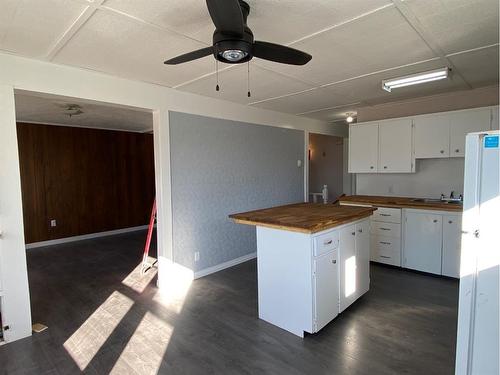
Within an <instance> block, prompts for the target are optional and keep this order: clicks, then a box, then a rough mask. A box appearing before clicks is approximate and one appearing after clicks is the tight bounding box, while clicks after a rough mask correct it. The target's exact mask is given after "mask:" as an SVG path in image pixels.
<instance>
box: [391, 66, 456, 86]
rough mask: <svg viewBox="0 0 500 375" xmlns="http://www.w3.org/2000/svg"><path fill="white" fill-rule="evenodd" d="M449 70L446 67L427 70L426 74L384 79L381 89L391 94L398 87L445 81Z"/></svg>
mask: <svg viewBox="0 0 500 375" xmlns="http://www.w3.org/2000/svg"><path fill="white" fill-rule="evenodd" d="M449 72H450V69H449V68H448V67H444V68H440V69H436V70H429V71H427V72H422V73H417V74H411V75H408V76H404V77H398V78H391V79H384V80H383V81H382V88H383V89H384V90H385V91H388V92H391V91H392V89H397V88H399V87H405V86H412V85H418V84H420V83H426V82H432V81H438V80H440V79H446V78H448V76H449Z"/></svg>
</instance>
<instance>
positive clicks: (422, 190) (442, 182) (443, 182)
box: [356, 158, 464, 198]
mask: <svg viewBox="0 0 500 375" xmlns="http://www.w3.org/2000/svg"><path fill="white" fill-rule="evenodd" d="M463 185H464V158H449V159H421V160H418V159H417V162H416V173H386V174H384V173H379V174H358V175H357V176H356V193H357V194H361V195H383V196H399V197H420V198H439V196H440V195H441V193H443V194H445V195H448V194H449V193H450V191H451V190H454V191H455V193H456V194H457V196H458V194H462V193H463Z"/></svg>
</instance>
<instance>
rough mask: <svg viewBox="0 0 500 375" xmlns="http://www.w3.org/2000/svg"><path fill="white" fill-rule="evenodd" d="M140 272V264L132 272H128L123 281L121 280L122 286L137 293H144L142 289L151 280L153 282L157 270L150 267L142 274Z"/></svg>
mask: <svg viewBox="0 0 500 375" xmlns="http://www.w3.org/2000/svg"><path fill="white" fill-rule="evenodd" d="M141 270H142V263H141V264H139V265H138V266H137V267H135V268H134V270H133V271H132V272H130V273H129V274H128V275H127V277H126V278H125V279H123V281H122V284H123V285H126V286H128V287H129V288H131V289H132V290H134V291H136V292H137V293H142V292H144V289H146V287H147V286H148V285H149V283H150V282H151V280H153V278H154V277H155V276H156V274H157V273H158V269H157V268H156V267H152V268H150V269H149V270H147V271H146V272H145V273H144V274H143V273H142V272H141Z"/></svg>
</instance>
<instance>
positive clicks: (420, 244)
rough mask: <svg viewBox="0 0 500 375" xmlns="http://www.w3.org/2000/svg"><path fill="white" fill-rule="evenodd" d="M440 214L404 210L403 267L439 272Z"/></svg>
mask: <svg viewBox="0 0 500 375" xmlns="http://www.w3.org/2000/svg"><path fill="white" fill-rule="evenodd" d="M442 226H443V217H442V215H437V214H432V213H429V212H419V211H416V210H415V211H414V210H406V213H405V224H404V228H405V229H404V245H403V267H405V268H410V269H412V270H417V271H423V272H429V273H434V274H438V275H440V274H441V246H442V245H441V244H442V240H443V237H442V236H443V232H442Z"/></svg>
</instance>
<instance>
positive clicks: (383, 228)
mask: <svg viewBox="0 0 500 375" xmlns="http://www.w3.org/2000/svg"><path fill="white" fill-rule="evenodd" d="M380 230H390V229H389V228H380Z"/></svg>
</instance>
